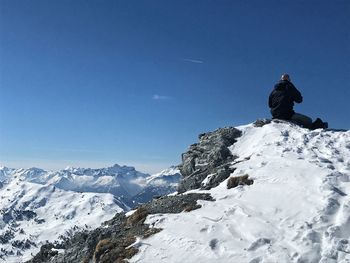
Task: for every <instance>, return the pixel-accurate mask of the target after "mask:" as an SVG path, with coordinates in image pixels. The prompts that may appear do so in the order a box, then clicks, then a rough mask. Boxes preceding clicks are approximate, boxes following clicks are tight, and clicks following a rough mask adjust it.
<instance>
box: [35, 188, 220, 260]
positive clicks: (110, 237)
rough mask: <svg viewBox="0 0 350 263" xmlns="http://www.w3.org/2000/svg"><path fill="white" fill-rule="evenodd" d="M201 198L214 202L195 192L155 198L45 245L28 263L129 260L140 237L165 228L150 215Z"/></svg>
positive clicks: (180, 207) (176, 209)
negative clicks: (148, 220) (150, 222)
mask: <svg viewBox="0 0 350 263" xmlns="http://www.w3.org/2000/svg"><path fill="white" fill-rule="evenodd" d="M197 200H207V201H213V199H212V197H211V196H210V195H209V194H195V193H192V194H184V195H176V196H165V197H161V198H159V199H154V200H153V201H152V202H149V203H147V204H144V205H141V206H139V207H138V209H137V210H136V211H135V212H134V213H133V214H132V215H130V216H129V217H126V215H125V213H118V214H116V215H115V216H114V218H112V219H111V220H109V221H106V222H104V223H103V224H102V226H101V227H99V228H97V229H95V230H93V231H84V232H79V233H76V234H75V235H74V236H73V237H71V238H69V239H66V240H64V241H63V242H62V243H60V244H51V243H48V244H46V245H44V246H42V247H41V250H40V252H39V253H38V254H37V255H36V256H35V257H34V258H33V259H32V260H30V261H28V263H43V262H51V263H63V262H70V263H78V262H79V263H80V262H96V263H97V262H99V263H107V262H108V263H109V262H126V261H125V259H128V258H131V257H132V256H133V255H135V254H136V253H137V252H138V249H137V247H134V246H133V245H132V244H133V243H134V242H135V241H136V237H142V238H147V237H149V236H151V235H153V234H155V233H157V232H159V231H161V229H158V228H152V227H150V226H149V225H148V224H145V223H144V221H145V219H146V217H147V215H150V214H158V213H180V212H183V211H185V212H189V211H191V210H194V209H198V208H200V207H201V206H200V205H199V204H197ZM56 249H64V253H61V254H60V253H57V251H56Z"/></svg>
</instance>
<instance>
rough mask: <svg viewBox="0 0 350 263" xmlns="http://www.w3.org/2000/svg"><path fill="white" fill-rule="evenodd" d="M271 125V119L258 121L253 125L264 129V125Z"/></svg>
mask: <svg viewBox="0 0 350 263" xmlns="http://www.w3.org/2000/svg"><path fill="white" fill-rule="evenodd" d="M269 123H271V120H270V119H257V120H256V121H255V122H254V123H253V125H254V126H255V127H263V126H264V125H266V124H269Z"/></svg>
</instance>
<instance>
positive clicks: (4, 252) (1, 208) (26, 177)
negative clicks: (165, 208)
mask: <svg viewBox="0 0 350 263" xmlns="http://www.w3.org/2000/svg"><path fill="white" fill-rule="evenodd" d="M179 178H180V175H179V174H178V170H176V169H175V168H171V169H168V170H166V171H163V172H161V173H160V174H157V175H153V176H151V175H148V174H144V173H141V172H138V171H136V170H135V168H133V167H128V166H119V165H114V166H112V167H107V168H101V169H90V168H67V169H64V170H61V171H57V172H54V171H45V170H42V169H39V168H30V169H10V168H6V167H0V262H1V259H2V260H3V261H6V262H23V261H24V260H28V259H30V258H31V255H34V254H36V253H37V252H38V250H39V248H40V246H41V245H43V244H44V243H45V242H46V240H48V241H50V242H53V241H55V240H57V239H58V237H59V236H61V235H66V234H67V233H69V232H74V231H76V230H79V229H80V230H81V229H83V228H89V229H93V228H96V227H97V226H99V225H100V224H101V223H102V222H104V221H106V220H108V219H110V218H112V217H113V216H114V215H115V214H116V213H117V212H121V211H125V210H126V211H127V210H129V207H132V206H133V205H135V204H136V203H142V202H147V201H148V200H150V199H151V198H152V197H153V195H164V194H167V193H169V192H172V191H175V188H176V185H177V181H178V180H179ZM153 186H154V187H153ZM152 187H153V188H152ZM166 190H167V191H166ZM135 196H137V197H135ZM133 198H135V199H133ZM134 200H137V202H135V201H134Z"/></svg>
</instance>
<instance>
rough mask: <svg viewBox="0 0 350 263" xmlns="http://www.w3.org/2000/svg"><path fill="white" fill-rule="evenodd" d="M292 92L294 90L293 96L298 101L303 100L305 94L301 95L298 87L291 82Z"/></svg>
mask: <svg viewBox="0 0 350 263" xmlns="http://www.w3.org/2000/svg"><path fill="white" fill-rule="evenodd" d="M290 87H291V92H292V98H293V100H294V101H295V102H296V103H301V102H302V101H303V96H301V93H300V91H299V90H297V88H296V87H295V86H294V85H293V83H291V82H290Z"/></svg>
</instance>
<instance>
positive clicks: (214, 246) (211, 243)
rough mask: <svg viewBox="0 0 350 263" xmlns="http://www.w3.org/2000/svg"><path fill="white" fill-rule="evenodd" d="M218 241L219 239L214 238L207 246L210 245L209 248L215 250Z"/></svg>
mask: <svg viewBox="0 0 350 263" xmlns="http://www.w3.org/2000/svg"><path fill="white" fill-rule="evenodd" d="M218 243H219V240H217V239H216V238H214V239H212V240H210V241H209V246H210V248H211V250H216V248H217V245H218Z"/></svg>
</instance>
